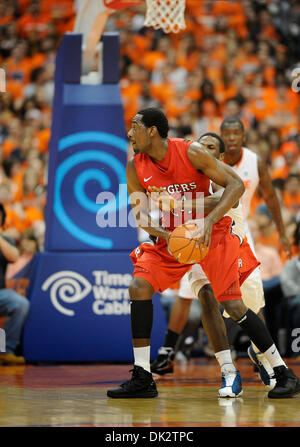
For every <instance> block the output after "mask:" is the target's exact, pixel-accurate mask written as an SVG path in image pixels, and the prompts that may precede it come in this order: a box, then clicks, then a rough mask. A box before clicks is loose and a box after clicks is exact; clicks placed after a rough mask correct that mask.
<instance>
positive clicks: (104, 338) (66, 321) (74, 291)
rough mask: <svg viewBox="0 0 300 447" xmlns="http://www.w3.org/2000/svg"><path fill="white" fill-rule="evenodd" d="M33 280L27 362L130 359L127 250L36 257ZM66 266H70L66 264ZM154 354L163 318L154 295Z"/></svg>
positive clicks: (26, 342)
mask: <svg viewBox="0 0 300 447" xmlns="http://www.w3.org/2000/svg"><path fill="white" fill-rule="evenodd" d="M35 263H36V266H35V272H36V278H37V279H36V280H35V281H34V283H33V289H31V290H29V294H30V297H31V305H32V306H31V307H32V309H31V312H30V313H29V317H28V321H27V324H26V331H25V333H24V345H25V348H26V349H25V351H26V352H25V355H26V358H28V360H29V361H74V362H75V361H97V360H98V361H102V360H103V361H105V360H111V361H130V360H131V359H132V344H131V326H130V302H129V296H128V284H129V283H130V281H131V273H130V272H131V271H132V270H133V269H132V267H131V260H130V258H129V256H128V255H127V253H123V254H114V253H106V254H105V256H101V255H100V256H99V254H97V253H89V254H82V253H64V254H60V255H59V256H57V254H56V253H48V255H47V257H45V256H43V255H42V254H40V255H38V256H37V257H36V258H35ZM66 266H68V269H66ZM153 304H154V325H153V337H152V342H151V344H152V356H153V358H154V357H155V355H156V354H157V350H158V348H159V347H160V346H161V341H162V340H163V336H164V332H165V330H166V321H165V317H164V313H163V310H162V308H161V304H160V300H159V297H156V298H154V300H153Z"/></svg>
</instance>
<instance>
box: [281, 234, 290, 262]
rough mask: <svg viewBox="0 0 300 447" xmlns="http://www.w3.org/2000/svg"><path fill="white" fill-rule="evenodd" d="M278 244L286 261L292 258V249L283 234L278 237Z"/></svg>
mask: <svg viewBox="0 0 300 447" xmlns="http://www.w3.org/2000/svg"><path fill="white" fill-rule="evenodd" d="M279 243H280V245H281V247H282V248H283V250H284V251H285V253H286V255H287V257H288V259H290V258H291V257H292V247H291V243H290V241H289V239H288V237H287V236H286V235H285V234H282V235H280V236H279Z"/></svg>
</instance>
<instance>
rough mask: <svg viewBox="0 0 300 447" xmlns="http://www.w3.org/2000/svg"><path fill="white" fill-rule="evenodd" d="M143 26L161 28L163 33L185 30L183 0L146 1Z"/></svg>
mask: <svg viewBox="0 0 300 447" xmlns="http://www.w3.org/2000/svg"><path fill="white" fill-rule="evenodd" d="M146 4H147V11H146V18H145V22H144V25H145V26H152V27H153V28H154V29H158V28H161V29H162V30H163V31H164V32H165V33H178V32H179V31H181V30H183V29H185V26H186V25H185V20H184V11H185V0H146Z"/></svg>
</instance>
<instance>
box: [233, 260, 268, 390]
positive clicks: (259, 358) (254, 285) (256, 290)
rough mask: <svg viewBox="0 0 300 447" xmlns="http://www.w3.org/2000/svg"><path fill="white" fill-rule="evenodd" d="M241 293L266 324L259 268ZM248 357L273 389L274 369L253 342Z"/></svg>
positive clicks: (250, 307) (247, 280)
mask: <svg viewBox="0 0 300 447" xmlns="http://www.w3.org/2000/svg"><path fill="white" fill-rule="evenodd" d="M241 292H242V298H243V302H244V303H245V305H246V306H247V307H249V309H251V310H253V312H255V313H256V314H257V315H258V316H259V318H260V319H261V320H262V321H263V322H264V324H265V318H264V314H263V307H264V305H265V299H264V291H263V285H262V280H261V275H260V270H259V268H257V269H256V270H254V272H253V273H252V274H251V275H250V276H249V277H248V278H247V279H246V281H245V282H244V283H243V284H242V286H241ZM248 355H249V358H250V360H251V361H252V362H253V363H254V365H255V366H256V367H257V368H258V372H259V375H260V378H261V380H262V382H263V383H264V384H265V385H266V387H267V388H268V389H273V388H274V386H275V384H276V380H275V376H274V371H273V368H272V366H271V365H270V363H269V362H268V360H267V358H266V357H265V356H264V354H262V353H261V352H260V350H259V349H258V348H257V346H255V344H254V343H253V342H251V345H250V346H249V348H248Z"/></svg>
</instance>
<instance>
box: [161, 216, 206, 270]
mask: <svg viewBox="0 0 300 447" xmlns="http://www.w3.org/2000/svg"><path fill="white" fill-rule="evenodd" d="M196 229H197V226H196V225H195V224H184V225H180V227H177V228H175V230H173V231H172V233H171V236H170V238H169V251H170V253H171V254H172V255H173V256H174V258H175V259H176V260H177V261H178V262H180V263H181V264H196V263H197V262H200V261H201V260H202V259H203V258H204V257H205V256H206V255H207V252H208V248H202V244H201V245H200V246H199V247H198V243H199V238H198V237H196V238H192V234H193V232H194V231H195V230H196Z"/></svg>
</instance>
